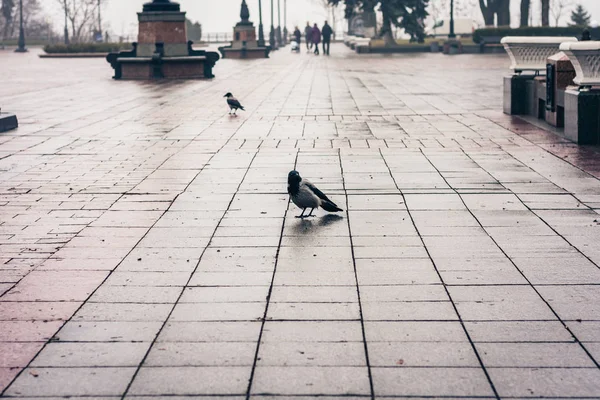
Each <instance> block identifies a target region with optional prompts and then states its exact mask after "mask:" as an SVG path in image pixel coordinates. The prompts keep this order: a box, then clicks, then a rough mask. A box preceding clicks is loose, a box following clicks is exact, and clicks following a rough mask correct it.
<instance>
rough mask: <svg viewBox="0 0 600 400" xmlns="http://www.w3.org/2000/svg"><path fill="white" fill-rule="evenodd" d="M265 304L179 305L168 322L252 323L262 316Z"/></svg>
mask: <svg viewBox="0 0 600 400" xmlns="http://www.w3.org/2000/svg"><path fill="white" fill-rule="evenodd" d="M264 313H265V303H264V302H260V303H259V302H256V303H233V302H232V303H185V304H184V303H181V304H177V305H176V306H175V309H174V310H173V313H172V314H171V318H170V321H172V322H180V321H238V320H239V321H252V320H259V319H261V318H262V317H263V316H264Z"/></svg>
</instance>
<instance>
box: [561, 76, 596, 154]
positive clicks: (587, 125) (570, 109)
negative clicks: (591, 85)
mask: <svg viewBox="0 0 600 400" xmlns="http://www.w3.org/2000/svg"><path fill="white" fill-rule="evenodd" d="M598 110H600V90H587V91H584V90H578V88H577V87H569V88H567V90H566V91H565V131H564V135H565V138H567V139H569V140H572V141H573V142H575V143H577V144H593V145H597V144H600V113H599V112H598Z"/></svg>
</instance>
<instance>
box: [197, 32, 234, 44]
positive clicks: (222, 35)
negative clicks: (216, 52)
mask: <svg viewBox="0 0 600 400" xmlns="http://www.w3.org/2000/svg"><path fill="white" fill-rule="evenodd" d="M232 40H233V33H231V32H210V33H203V34H202V41H203V42H206V43H226V42H231V41H232Z"/></svg>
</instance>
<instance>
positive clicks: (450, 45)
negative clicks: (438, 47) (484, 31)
mask: <svg viewBox="0 0 600 400" xmlns="http://www.w3.org/2000/svg"><path fill="white" fill-rule="evenodd" d="M462 53H463V46H462V43H461V42H460V40H456V39H448V40H446V41H445V42H444V54H450V55H452V54H462Z"/></svg>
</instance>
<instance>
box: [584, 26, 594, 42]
mask: <svg viewBox="0 0 600 400" xmlns="http://www.w3.org/2000/svg"><path fill="white" fill-rule="evenodd" d="M589 40H592V34H591V33H590V31H589V30H588V29H584V30H583V33H582V34H581V41H582V42H587V41H589Z"/></svg>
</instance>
